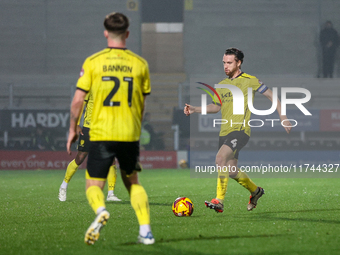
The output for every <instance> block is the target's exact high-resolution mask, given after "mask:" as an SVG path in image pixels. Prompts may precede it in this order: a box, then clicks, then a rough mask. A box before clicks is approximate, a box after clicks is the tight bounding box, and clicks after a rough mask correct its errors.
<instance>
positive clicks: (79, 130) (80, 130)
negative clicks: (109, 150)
mask: <svg viewBox="0 0 340 255" xmlns="http://www.w3.org/2000/svg"><path fill="white" fill-rule="evenodd" d="M77 134H81V135H84V134H83V130H82V129H81V127H80V126H77Z"/></svg>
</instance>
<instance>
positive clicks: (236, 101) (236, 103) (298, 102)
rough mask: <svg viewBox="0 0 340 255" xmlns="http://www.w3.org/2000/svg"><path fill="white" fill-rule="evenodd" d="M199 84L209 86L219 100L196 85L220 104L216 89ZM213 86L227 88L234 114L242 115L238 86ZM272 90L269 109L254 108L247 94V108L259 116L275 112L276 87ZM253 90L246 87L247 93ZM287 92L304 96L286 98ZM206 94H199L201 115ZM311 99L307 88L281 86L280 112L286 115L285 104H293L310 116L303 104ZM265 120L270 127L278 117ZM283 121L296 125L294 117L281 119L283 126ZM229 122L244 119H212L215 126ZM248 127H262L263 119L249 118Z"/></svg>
mask: <svg viewBox="0 0 340 255" xmlns="http://www.w3.org/2000/svg"><path fill="white" fill-rule="evenodd" d="M198 83H199V84H201V85H204V86H206V87H207V88H209V89H210V90H211V91H212V92H213V93H214V94H215V95H216V97H217V98H218V99H219V102H216V99H215V97H214V96H213V95H212V94H211V93H210V91H209V90H207V89H203V88H200V87H197V88H198V89H201V90H203V91H205V92H206V93H207V94H208V95H210V97H211V98H212V100H213V102H214V103H215V104H217V103H219V104H220V105H221V106H222V103H223V102H222V100H221V98H220V96H219V94H218V93H217V91H216V90H215V89H214V88H213V87H212V86H210V85H208V84H205V83H203V82H198ZM215 88H216V89H219V88H221V89H229V90H230V93H231V94H232V96H233V114H234V115H244V108H245V107H244V95H243V92H242V90H241V89H240V88H238V87H236V86H234V85H231V84H215ZM272 92H273V100H272V105H271V107H270V109H267V110H258V109H255V107H254V104H253V97H252V96H248V102H247V104H248V109H249V110H250V112H251V113H253V114H255V115H260V116H266V115H270V114H272V113H273V112H275V110H276V108H277V99H278V93H277V88H276V87H274V88H273V89H272ZM252 93H253V91H252V88H248V95H252ZM288 93H300V94H303V95H304V97H303V98H287V94H288ZM207 94H201V108H202V111H201V114H202V115H206V114H207ZM310 99H311V93H310V91H309V90H308V89H305V88H297V87H282V88H281V114H282V115H286V111H287V105H295V106H296V107H297V108H298V109H299V110H300V111H301V112H302V113H303V114H304V115H306V116H308V115H309V116H311V115H312V114H311V113H310V112H309V111H308V110H307V109H306V107H304V106H303V104H304V103H307V102H309V100H310ZM266 121H270V122H271V123H272V127H274V122H275V121H280V120H279V119H266ZM285 121H290V122H292V127H295V126H297V124H298V122H297V121H296V120H294V119H287V120H284V121H282V123H281V125H282V126H284V127H285V124H284V122H285ZM229 122H230V124H231V126H232V125H233V124H244V125H245V124H246V123H245V120H244V122H242V123H238V122H237V123H235V122H234V123H233V122H232V120H226V119H214V121H213V126H214V127H215V125H216V124H227V123H229ZM253 122H260V123H261V124H260V125H256V126H255V125H251V123H253ZM293 123H295V124H293ZM247 124H248V125H249V126H250V127H262V126H263V125H264V121H263V120H261V119H250V120H249V121H248V123H247Z"/></svg>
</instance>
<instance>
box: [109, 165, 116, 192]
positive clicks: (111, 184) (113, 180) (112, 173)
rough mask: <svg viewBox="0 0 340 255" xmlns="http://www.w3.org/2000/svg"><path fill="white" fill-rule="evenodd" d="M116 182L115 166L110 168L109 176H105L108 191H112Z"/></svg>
mask: <svg viewBox="0 0 340 255" xmlns="http://www.w3.org/2000/svg"><path fill="white" fill-rule="evenodd" d="M116 180H117V169H116V166H110V170H109V174H108V175H107V184H108V190H109V191H110V190H112V191H113V190H114V189H115V185H116Z"/></svg>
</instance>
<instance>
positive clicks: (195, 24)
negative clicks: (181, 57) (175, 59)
mask: <svg viewBox="0 0 340 255" xmlns="http://www.w3.org/2000/svg"><path fill="white" fill-rule="evenodd" d="M339 10H340V2H339V1H331V0H313V1H311V0H299V1H295V0H285V1H283V0H275V1H271V0H243V1H239V0H229V1H206V0H195V1H192V5H189V6H186V9H185V11H184V54H185V60H186V62H185V63H186V64H185V68H186V72H187V74H190V75H196V74H202V73H203V74H211V75H216V74H222V75H223V69H222V55H223V53H224V51H225V50H226V49H227V48H230V47H237V48H239V49H241V50H243V51H244V53H245V60H244V63H243V70H244V71H246V72H248V73H250V74H254V75H255V74H256V75H299V76H310V77H313V76H314V77H315V76H316V73H317V69H318V61H319V59H318V56H317V50H318V33H319V26H320V24H322V23H323V22H324V21H325V20H328V19H329V20H332V22H333V24H334V27H335V28H336V29H338V31H339V29H340V18H339V15H338V13H339Z"/></svg>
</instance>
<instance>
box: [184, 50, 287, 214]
mask: <svg viewBox="0 0 340 255" xmlns="http://www.w3.org/2000/svg"><path fill="white" fill-rule="evenodd" d="M243 58H244V54H243V52H242V51H240V50H238V49H236V48H230V49H227V50H226V52H225V54H224V55H223V66H224V72H225V74H226V75H227V76H228V78H226V79H224V80H222V81H221V82H219V84H230V85H234V86H236V87H238V88H239V89H241V90H242V92H243V95H244V114H243V115H242V114H241V115H233V94H232V93H231V92H230V90H229V89H226V88H217V89H216V91H217V93H218V95H219V96H220V98H221V100H222V105H221V104H219V103H216V104H213V103H212V104H209V105H207V113H217V112H219V111H221V113H222V119H226V120H231V119H232V122H233V125H221V130H220V134H219V151H218V152H217V155H216V164H217V165H218V166H220V167H221V169H223V167H228V169H231V170H232V169H234V171H230V172H229V173H228V172H222V171H220V172H219V173H218V178H217V195H216V198H214V199H212V200H211V201H210V202H209V201H205V205H206V206H207V207H208V208H210V209H214V210H215V211H216V212H220V213H221V212H223V202H224V198H225V194H226V192H227V186H228V180H229V177H230V178H232V179H234V180H235V181H237V182H238V183H239V184H241V185H242V186H243V187H245V188H246V189H247V190H249V192H250V200H249V203H248V206H247V210H248V211H251V210H253V209H254V208H256V205H257V202H258V200H259V198H260V197H262V195H263V194H264V189H263V188H261V187H259V186H257V185H256V184H255V183H254V182H253V181H252V180H251V179H250V178H249V177H248V175H247V174H246V173H245V172H242V171H241V170H240V169H239V168H238V167H237V161H238V155H239V152H240V150H241V149H242V148H243V147H244V146H245V145H246V144H247V142H248V141H249V138H250V126H249V125H248V121H249V119H250V115H251V112H250V111H249V109H248V96H251V97H252V98H253V99H254V95H255V92H259V93H261V94H263V95H264V96H266V97H267V98H268V99H269V100H270V101H273V94H272V91H271V90H270V89H269V88H268V87H267V86H266V85H264V84H263V83H262V82H261V81H260V80H258V79H257V78H256V77H255V76H252V75H249V74H246V73H244V72H242V71H241V64H242V63H243ZM248 88H252V94H250V95H248ZM215 99H216V102H219V99H218V98H217V96H216V95H215ZM276 110H277V112H278V114H279V116H280V120H281V123H284V128H285V130H286V132H287V133H289V132H290V130H291V128H292V125H291V123H290V122H289V120H287V116H285V115H281V103H280V100H279V99H278V100H277V108H276ZM194 112H196V113H201V107H197V106H191V105H188V104H185V107H184V113H185V114H186V115H187V116H189V115H190V114H192V113H194ZM282 121H284V122H282Z"/></svg>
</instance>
